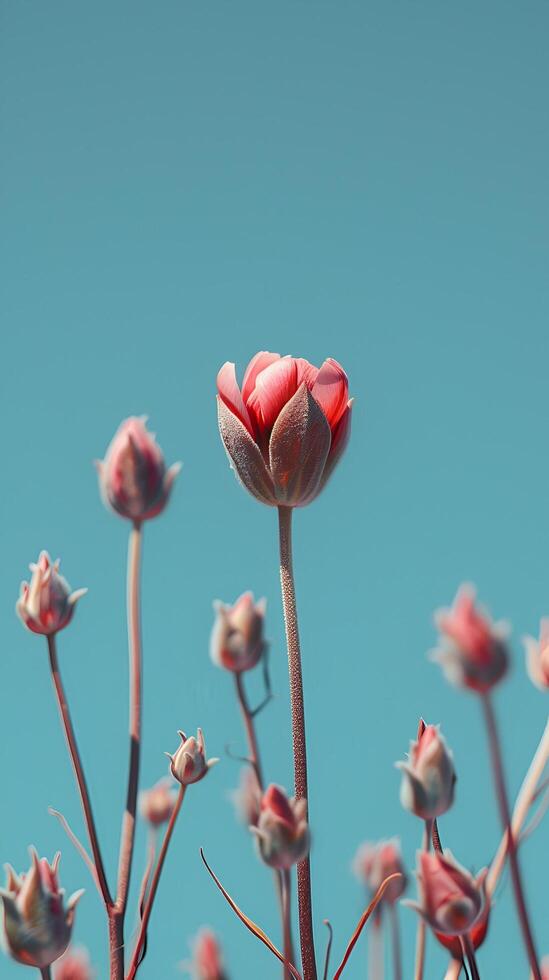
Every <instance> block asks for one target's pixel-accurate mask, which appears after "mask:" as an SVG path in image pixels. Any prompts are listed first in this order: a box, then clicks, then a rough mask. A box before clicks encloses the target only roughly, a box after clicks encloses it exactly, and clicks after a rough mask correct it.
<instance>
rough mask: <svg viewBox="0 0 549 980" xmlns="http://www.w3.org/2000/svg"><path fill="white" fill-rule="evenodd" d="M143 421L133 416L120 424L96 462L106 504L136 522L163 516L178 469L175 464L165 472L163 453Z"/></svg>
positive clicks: (177, 464)
mask: <svg viewBox="0 0 549 980" xmlns="http://www.w3.org/2000/svg"><path fill="white" fill-rule="evenodd" d="M145 422H146V418H135V417H131V418H129V419H126V420H125V422H122V425H121V426H120V428H119V429H118V431H117V432H116V434H115V436H114V438H113V440H112V442H111V444H110V446H109V448H108V449H107V453H106V456H105V459H104V460H103V461H102V462H101V461H99V460H98V461H97V463H96V465H97V469H98V472H99V487H100V490H101V496H102V497H103V500H104V502H105V504H106V505H107V506H108V507H111V508H112V510H114V511H116V513H117V514H120V516H121V517H127V518H128V520H130V521H134V522H136V523H141V521H147V520H150V519H151V517H156V516H157V515H158V514H161V513H162V511H163V510H164V507H165V506H166V504H167V503H168V499H169V496H170V493H171V489H172V486H173V482H174V480H175V478H176V476H177V474H178V473H179V470H180V469H181V464H180V463H175V464H174V465H173V466H170V468H169V470H166V464H165V462H164V456H163V454H162V451H161V449H160V447H159V446H158V444H157V442H156V439H155V437H154V436H153V435H152V434H151V433H150V432H149V431H148V430H147V427H146V425H145Z"/></svg>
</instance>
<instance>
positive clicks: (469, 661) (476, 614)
mask: <svg viewBox="0 0 549 980" xmlns="http://www.w3.org/2000/svg"><path fill="white" fill-rule="evenodd" d="M435 623H436V625H437V626H438V629H439V632H440V644H439V647H438V648H437V649H436V650H435V651H434V653H433V655H432V656H433V660H435V661H437V662H438V663H440V664H441V666H442V668H443V670H444V672H445V674H446V676H447V677H448V680H450V681H451V682H452V683H454V684H457V685H458V686H459V687H467V688H469V689H470V690H472V691H476V692H477V693H479V694H486V693H487V692H488V691H490V690H491V688H492V687H494V685H495V684H497V683H498V681H500V680H501V678H502V677H503V676H504V674H505V673H506V671H507V667H508V662H509V655H508V653H507V644H506V638H507V633H508V627H507V625H506V624H505V623H493V622H492V620H491V619H490V617H489V616H488V615H487V614H486V613H485V612H484V611H483V610H482V609H480V608H479V607H478V606H477V604H476V602H475V591H474V589H473V588H471V586H468V585H462V587H461V588H460V589H459V591H458V594H457V595H456V598H455V600H454V604H453V606H452V608H451V609H441V610H439V612H437V613H436V614H435Z"/></svg>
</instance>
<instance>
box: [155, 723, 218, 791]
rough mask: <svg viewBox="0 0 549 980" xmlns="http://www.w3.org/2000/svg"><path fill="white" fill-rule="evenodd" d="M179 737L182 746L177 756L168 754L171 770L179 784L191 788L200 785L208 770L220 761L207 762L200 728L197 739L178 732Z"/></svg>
mask: <svg viewBox="0 0 549 980" xmlns="http://www.w3.org/2000/svg"><path fill="white" fill-rule="evenodd" d="M178 735H179V737H180V739H181V745H180V746H179V748H178V749H177V751H176V753H175V755H170V754H169V753H166V754H167V756H168V759H171V765H170V770H171V773H172V776H173V777H174V779H177V782H178V783H181V785H182V786H190V784H191V783H198V782H199V781H200V780H201V779H203V778H204V776H205V775H206V773H207V772H208V770H209V769H211V768H212V766H215V764H216V762H219V759H209V760H208V761H207V760H206V746H205V744H204V736H203V734H202V730H201V729H200V728H199V729H198V731H197V733H196V738H195V737H194V735H191V737H190V738H187V736H186V735H185V734H184V732H178Z"/></svg>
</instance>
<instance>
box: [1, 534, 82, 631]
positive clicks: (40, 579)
mask: <svg viewBox="0 0 549 980" xmlns="http://www.w3.org/2000/svg"><path fill="white" fill-rule="evenodd" d="M29 568H30V570H31V572H32V577H31V580H30V584H29V583H28V582H22V583H21V594H20V596H19V599H18V600H17V603H16V605H15V609H16V612H17V615H18V616H19V618H20V619H21V621H22V622H23V623H24V624H25V626H26V627H27V629H29V630H31V631H32V632H33V633H42V635H43V636H51V635H52V634H54V633H58V632H59V630H62V629H64V627H65V626H67V625H68V623H70V621H71V619H72V614H73V612H74V607H75V605H76V603H77V601H78V599H80V598H81V597H82V596H83V595H85V594H86V592H87V591H88V590H87V589H77V590H76V592H71V587H70V585H69V583H68V582H67V581H66V580H65V579H64V578H63V576H62V575H60V574H59V560H57V561H55V562H53V563H52V561H51V559H50V556H49V555H48V552H47V551H42V552H40V557H39V558H38V561H37V562H36V564H34V563H32V564H31V565H30V566H29Z"/></svg>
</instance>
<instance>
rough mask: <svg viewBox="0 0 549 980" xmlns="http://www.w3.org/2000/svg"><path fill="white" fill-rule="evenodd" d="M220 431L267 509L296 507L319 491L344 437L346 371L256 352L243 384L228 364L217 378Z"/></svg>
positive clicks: (240, 471) (346, 426) (348, 404)
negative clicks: (240, 383) (237, 379)
mask: <svg viewBox="0 0 549 980" xmlns="http://www.w3.org/2000/svg"><path fill="white" fill-rule="evenodd" d="M217 390H218V393H219V394H218V399H217V403H218V412H219V430H220V432H221V438H222V439H223V443H224V445H225V449H226V450H227V455H228V456H229V459H230V461H231V464H232V467H233V469H234V470H235V473H236V475H237V477H238V479H239V480H240V482H241V483H242V484H243V485H244V486H245V487H246V489H247V490H248V491H249V492H250V493H251V494H252V496H254V497H255V498H256V499H257V500H259V501H261V503H264V504H268V505H269V506H270V507H278V506H279V505H283V506H286V507H303V506H305V504H308V503H310V502H311V501H312V500H314V498H315V497H316V496H318V494H319V493H320V491H321V490H322V489H323V487H324V486H325V485H326V482H327V480H328V478H329V476H330V475H331V473H332V471H333V470H334V468H335V466H336V464H337V463H338V461H339V459H340V457H341V455H342V453H343V451H344V449H345V447H346V445H347V442H348V439H349V434H350V423H351V404H352V403H351V401H349V398H348V394H349V392H348V382H347V375H346V374H345V371H344V370H343V368H342V367H341V365H339V364H338V363H337V361H334V360H333V359H332V358H328V360H327V361H324V364H323V365H322V367H321V368H320V369H319V368H316V367H314V366H313V365H312V364H309V362H308V361H306V360H304V358H302V357H290V356H287V357H280V355H279V354H271V353H269V352H268V351H260V352H259V353H258V354H256V355H255V357H253V358H252V360H251V361H250V363H249V364H248V367H247V368H246V371H245V373H244V379H243V382H242V390H241V389H240V388H239V387H238V384H237V381H236V373H235V366H234V364H231V363H230V362H227V363H226V364H224V365H223V367H222V368H221V370H220V372H219V374H218V375H217Z"/></svg>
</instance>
